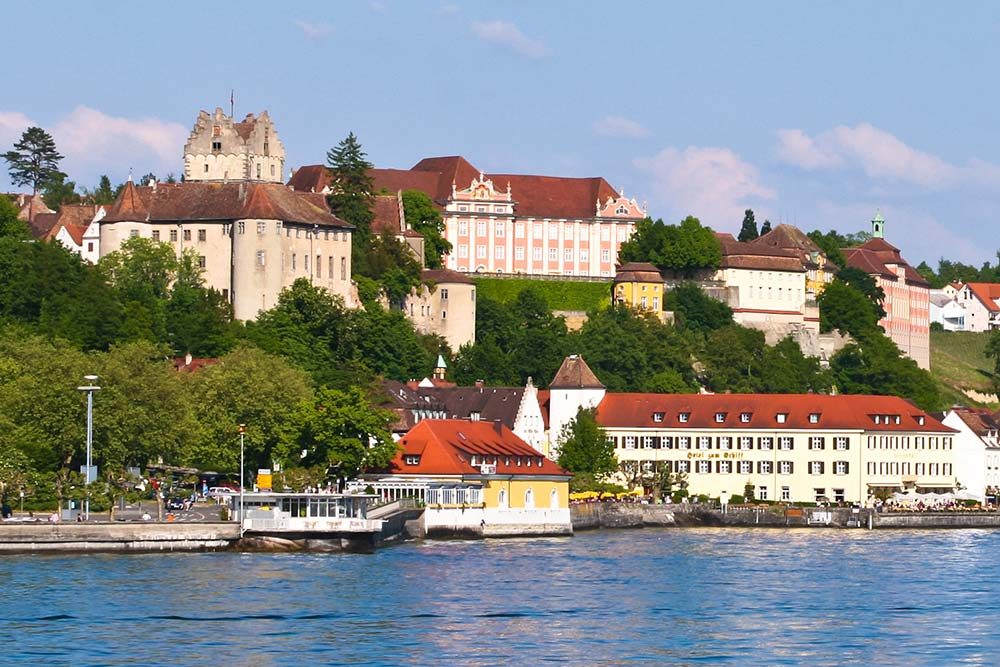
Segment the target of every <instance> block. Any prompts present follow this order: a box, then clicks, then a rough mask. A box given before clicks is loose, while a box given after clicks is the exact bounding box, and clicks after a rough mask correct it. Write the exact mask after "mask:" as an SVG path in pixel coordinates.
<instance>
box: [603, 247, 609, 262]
mask: <svg viewBox="0 0 1000 667" xmlns="http://www.w3.org/2000/svg"><path fill="white" fill-rule="evenodd" d="M601 261H602V262H610V261H611V251H610V250H608V249H607V248H605V249H604V250H601Z"/></svg>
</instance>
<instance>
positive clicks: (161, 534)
mask: <svg viewBox="0 0 1000 667" xmlns="http://www.w3.org/2000/svg"><path fill="white" fill-rule="evenodd" d="M239 537H240V528H239V526H238V525H237V524H236V523H231V522H212V523H148V522H144V523H56V524H49V523H38V524H9V523H8V524H0V553H42V552H80V551H216V550H221V549H228V548H229V547H231V546H232V545H233V544H235V543H236V541H237V540H239Z"/></svg>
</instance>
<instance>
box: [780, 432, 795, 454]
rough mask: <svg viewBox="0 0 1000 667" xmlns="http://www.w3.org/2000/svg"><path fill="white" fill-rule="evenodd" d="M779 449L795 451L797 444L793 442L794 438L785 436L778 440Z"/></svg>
mask: <svg viewBox="0 0 1000 667" xmlns="http://www.w3.org/2000/svg"><path fill="white" fill-rule="evenodd" d="M778 449H781V450H784V451H791V450H793V449H795V444H794V443H793V442H792V436H790V435H783V436H781V437H780V438H778Z"/></svg>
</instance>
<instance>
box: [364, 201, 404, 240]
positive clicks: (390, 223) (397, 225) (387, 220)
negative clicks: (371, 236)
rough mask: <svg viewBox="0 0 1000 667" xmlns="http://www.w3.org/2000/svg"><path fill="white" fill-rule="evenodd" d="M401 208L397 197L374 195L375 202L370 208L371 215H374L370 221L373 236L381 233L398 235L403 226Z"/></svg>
mask: <svg viewBox="0 0 1000 667" xmlns="http://www.w3.org/2000/svg"><path fill="white" fill-rule="evenodd" d="M401 208H402V206H401V204H400V202H399V197H398V195H375V202H374V205H373V206H372V213H374V214H375V217H374V219H373V220H372V232H373V233H375V234H381V233H382V232H389V233H390V234H393V235H396V234H399V233H400V230H401V229H402V225H403V223H402V217H403V213H402V211H401V210H400V209H401Z"/></svg>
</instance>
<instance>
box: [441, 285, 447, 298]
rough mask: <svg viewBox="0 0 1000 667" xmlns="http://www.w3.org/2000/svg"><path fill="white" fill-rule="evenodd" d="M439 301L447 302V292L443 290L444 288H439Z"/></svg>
mask: <svg viewBox="0 0 1000 667" xmlns="http://www.w3.org/2000/svg"><path fill="white" fill-rule="evenodd" d="M441 300H442V301H447V300H448V290H447V288H444V287H442V288H441Z"/></svg>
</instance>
